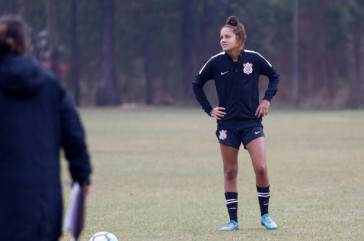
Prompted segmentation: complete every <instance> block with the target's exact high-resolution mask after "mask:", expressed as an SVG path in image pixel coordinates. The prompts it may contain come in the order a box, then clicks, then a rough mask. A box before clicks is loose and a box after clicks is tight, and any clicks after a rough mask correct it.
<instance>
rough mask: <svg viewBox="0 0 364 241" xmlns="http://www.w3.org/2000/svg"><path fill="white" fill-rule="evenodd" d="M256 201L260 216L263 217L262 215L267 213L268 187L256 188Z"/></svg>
mask: <svg viewBox="0 0 364 241" xmlns="http://www.w3.org/2000/svg"><path fill="white" fill-rule="evenodd" d="M257 191H258V200H259V206H260V215H261V216H263V215H264V214H267V213H268V208H269V186H268V187H258V186H257Z"/></svg>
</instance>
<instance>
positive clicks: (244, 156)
mask: <svg viewBox="0 0 364 241" xmlns="http://www.w3.org/2000/svg"><path fill="white" fill-rule="evenodd" d="M81 114H82V119H83V122H84V124H85V127H86V130H87V137H88V144H89V149H90V152H91V155H92V164H93V167H94V172H93V176H92V182H93V185H92V194H91V196H90V197H89V200H88V206H87V217H86V227H85V229H84V231H83V234H82V236H81V239H80V240H89V238H90V237H91V236H92V234H94V233H96V232H99V231H109V232H112V233H114V234H115V235H116V236H117V237H118V239H119V241H121V240H364V112H363V111H335V112H328V111H325V112H308V111H305V112H295V111H281V110H271V111H270V113H269V115H268V116H267V117H266V118H265V119H264V121H263V124H264V126H265V129H264V131H265V134H266V143H267V162H268V169H269V176H270V182H271V201H270V212H271V216H272V218H273V219H274V220H275V221H276V222H277V224H278V225H279V228H278V229H277V230H274V231H268V230H266V229H265V228H263V227H262V226H261V225H260V223H259V218H260V217H259V215H260V213H259V206H258V201H257V194H256V188H255V177H254V174H253V169H252V165H251V163H250V159H249V156H248V153H247V152H246V151H244V150H243V149H241V151H240V155H239V177H238V180H239V181H238V182H239V223H240V227H241V230H240V231H237V232H221V231H219V229H220V227H222V226H223V225H225V224H226V222H227V221H228V215H227V210H226V206H225V200H224V191H223V173H222V161H221V156H220V153H219V148H218V143H217V140H216V137H215V129H216V124H215V122H214V120H213V119H211V118H209V117H208V116H207V115H205V114H204V113H203V112H202V110H200V109H198V108H145V109H129V110H125V109H121V108H115V109H83V110H81ZM63 169H64V170H63V179H66V178H67V177H68V174H67V172H66V171H65V169H66V165H65V162H63ZM64 194H65V205H67V202H68V197H69V189H68V188H64ZM69 239H70V238H69V236H68V234H65V236H64V237H63V238H62V241H64V240H69Z"/></svg>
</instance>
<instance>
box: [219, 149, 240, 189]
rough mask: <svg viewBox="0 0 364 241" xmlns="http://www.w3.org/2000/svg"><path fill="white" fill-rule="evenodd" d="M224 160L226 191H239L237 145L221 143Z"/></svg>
mask: <svg viewBox="0 0 364 241" xmlns="http://www.w3.org/2000/svg"><path fill="white" fill-rule="evenodd" d="M220 150H221V155H222V161H223V164H224V189H225V192H238V184H237V177H238V152H239V150H238V149H236V148H235V147H232V146H229V145H225V144H220Z"/></svg>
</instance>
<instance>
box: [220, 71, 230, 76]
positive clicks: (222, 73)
mask: <svg viewBox="0 0 364 241" xmlns="http://www.w3.org/2000/svg"><path fill="white" fill-rule="evenodd" d="M227 73H229V71H226V72H221V75H224V74H227Z"/></svg>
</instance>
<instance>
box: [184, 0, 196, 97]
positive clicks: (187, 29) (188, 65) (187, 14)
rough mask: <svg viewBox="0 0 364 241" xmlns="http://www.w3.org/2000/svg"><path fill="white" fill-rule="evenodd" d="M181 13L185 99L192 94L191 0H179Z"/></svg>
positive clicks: (192, 41)
mask: <svg viewBox="0 0 364 241" xmlns="http://www.w3.org/2000/svg"><path fill="white" fill-rule="evenodd" d="M180 13H181V32H180V34H181V36H180V45H181V55H182V75H183V76H182V81H183V97H184V98H185V99H186V100H187V99H189V97H190V96H191V94H192V90H191V81H192V78H193V75H194V71H193V70H194V68H193V64H194V62H193V44H194V42H195V40H194V37H195V36H194V33H193V29H194V28H193V26H194V25H193V16H194V14H193V0H180Z"/></svg>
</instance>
